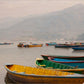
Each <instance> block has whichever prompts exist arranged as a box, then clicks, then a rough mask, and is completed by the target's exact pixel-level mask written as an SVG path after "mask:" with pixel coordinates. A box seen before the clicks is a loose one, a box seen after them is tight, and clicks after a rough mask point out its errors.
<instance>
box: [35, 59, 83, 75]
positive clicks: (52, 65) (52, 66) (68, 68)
mask: <svg viewBox="0 0 84 84" xmlns="http://www.w3.org/2000/svg"><path fill="white" fill-rule="evenodd" d="M36 66H37V67H42V68H48V69H56V70H59V71H66V72H74V73H79V74H84V69H80V68H76V67H72V66H69V65H65V64H62V63H56V62H52V61H49V60H43V59H40V58H37V59H36Z"/></svg>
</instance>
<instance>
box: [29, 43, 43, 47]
mask: <svg viewBox="0 0 84 84" xmlns="http://www.w3.org/2000/svg"><path fill="white" fill-rule="evenodd" d="M42 46H43V44H31V45H28V47H42Z"/></svg>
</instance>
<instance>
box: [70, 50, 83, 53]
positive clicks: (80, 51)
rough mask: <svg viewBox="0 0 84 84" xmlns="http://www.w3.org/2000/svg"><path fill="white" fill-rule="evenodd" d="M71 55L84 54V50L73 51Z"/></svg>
mask: <svg viewBox="0 0 84 84" xmlns="http://www.w3.org/2000/svg"><path fill="white" fill-rule="evenodd" d="M72 53H84V50H73V51H72Z"/></svg>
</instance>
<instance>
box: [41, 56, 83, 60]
mask: <svg viewBox="0 0 84 84" xmlns="http://www.w3.org/2000/svg"><path fill="white" fill-rule="evenodd" d="M41 56H42V57H43V58H44V59H45V60H49V59H48V58H49V57H51V58H61V59H71V60H84V56H63V55H41Z"/></svg>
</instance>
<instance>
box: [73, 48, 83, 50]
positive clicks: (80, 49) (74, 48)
mask: <svg viewBox="0 0 84 84" xmlns="http://www.w3.org/2000/svg"><path fill="white" fill-rule="evenodd" d="M72 49H74V50H84V47H74V48H72Z"/></svg>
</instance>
